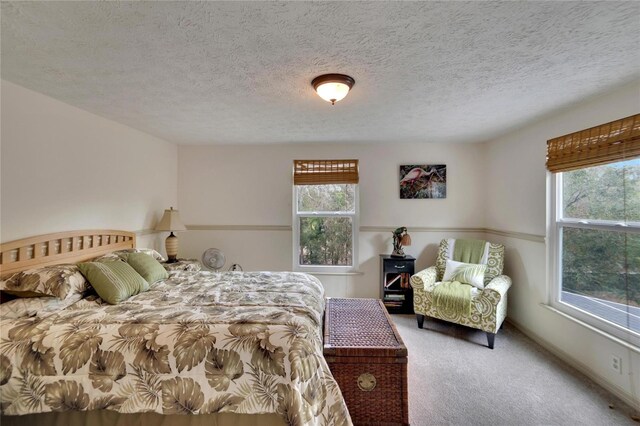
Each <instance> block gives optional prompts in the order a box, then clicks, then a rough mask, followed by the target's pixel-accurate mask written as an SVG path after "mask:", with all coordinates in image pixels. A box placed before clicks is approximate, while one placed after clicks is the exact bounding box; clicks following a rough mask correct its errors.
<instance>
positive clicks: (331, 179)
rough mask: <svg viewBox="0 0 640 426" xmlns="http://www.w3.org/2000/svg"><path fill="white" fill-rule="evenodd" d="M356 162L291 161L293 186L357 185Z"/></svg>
mask: <svg viewBox="0 0 640 426" xmlns="http://www.w3.org/2000/svg"><path fill="white" fill-rule="evenodd" d="M358 181H359V177H358V160H293V184H294V185H326V184H339V183H358Z"/></svg>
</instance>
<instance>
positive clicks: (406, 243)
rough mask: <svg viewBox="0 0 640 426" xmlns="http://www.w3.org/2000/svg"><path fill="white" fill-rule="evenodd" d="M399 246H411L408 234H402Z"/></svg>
mask: <svg viewBox="0 0 640 426" xmlns="http://www.w3.org/2000/svg"><path fill="white" fill-rule="evenodd" d="M400 244H401V245H403V246H410V245H411V236H410V235H409V234H404V235H403V236H402V240H400Z"/></svg>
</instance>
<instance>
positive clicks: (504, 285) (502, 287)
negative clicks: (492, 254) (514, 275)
mask: <svg viewBox="0 0 640 426" xmlns="http://www.w3.org/2000/svg"><path fill="white" fill-rule="evenodd" d="M509 287H511V278H509V277H508V276H506V275H498V276H497V277H495V278H494V279H492V280H491V281H489V284H487V285H486V286H485V288H484V290H482V293H483V296H489V295H490V294H491V293H497V294H496V295H494V296H497V297H496V299H497V300H500V299H501V298H503V297H504V296H505V295H506V294H507V290H509Z"/></svg>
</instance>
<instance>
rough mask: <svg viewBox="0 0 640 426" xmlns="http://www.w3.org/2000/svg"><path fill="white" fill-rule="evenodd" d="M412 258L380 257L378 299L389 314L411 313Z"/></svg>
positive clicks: (413, 260)
mask: <svg viewBox="0 0 640 426" xmlns="http://www.w3.org/2000/svg"><path fill="white" fill-rule="evenodd" d="M415 262H416V258H415V257H413V256H405V257H392V256H390V255H388V254H381V255H380V299H382V302H383V303H384V306H385V307H386V308H387V311H389V313H393V314H412V313H413V288H412V287H411V284H410V282H409V280H410V278H411V275H413V274H414V272H415Z"/></svg>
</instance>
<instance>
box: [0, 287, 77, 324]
mask: <svg viewBox="0 0 640 426" xmlns="http://www.w3.org/2000/svg"><path fill="white" fill-rule="evenodd" d="M82 297H83V295H82V294H81V293H76V294H72V295H70V296H69V297H67V298H66V299H58V298H57V297H51V296H46V297H29V298H20V299H14V300H10V301H8V302H6V303H3V304H2V309H0V319H17V318H22V317H33V316H38V317H40V318H44V317H47V316H49V315H51V314H54V313H56V312H58V311H61V310H63V309H65V308H67V307H69V306H71V305H73V304H74V303H76V302H77V301H78V300H81V299H82Z"/></svg>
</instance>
